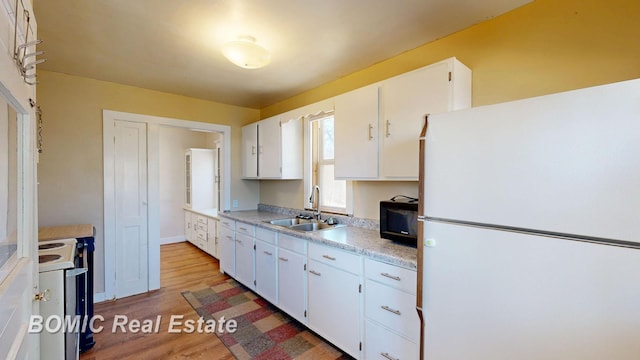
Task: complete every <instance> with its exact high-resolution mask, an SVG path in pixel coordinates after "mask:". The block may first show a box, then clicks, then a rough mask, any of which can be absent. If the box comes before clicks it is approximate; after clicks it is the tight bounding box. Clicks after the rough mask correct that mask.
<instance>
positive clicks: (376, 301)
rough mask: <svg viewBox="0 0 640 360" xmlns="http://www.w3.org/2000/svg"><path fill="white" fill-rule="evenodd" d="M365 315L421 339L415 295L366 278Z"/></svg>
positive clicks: (411, 336) (411, 338) (410, 336)
mask: <svg viewBox="0 0 640 360" xmlns="http://www.w3.org/2000/svg"><path fill="white" fill-rule="evenodd" d="M365 316H366V317H367V318H370V319H373V320H375V321H377V322H379V323H380V324H382V325H384V326H386V327H388V328H390V329H394V330H395V331H397V332H399V333H400V334H402V335H404V336H406V337H408V338H409V339H410V340H412V341H416V342H417V341H418V340H419V337H420V318H419V317H418V313H417V311H416V296H415V295H412V294H407V293H406V292H404V291H400V290H397V289H393V288H391V287H389V286H385V285H382V284H380V283H377V282H375V281H371V280H369V279H366V280H365Z"/></svg>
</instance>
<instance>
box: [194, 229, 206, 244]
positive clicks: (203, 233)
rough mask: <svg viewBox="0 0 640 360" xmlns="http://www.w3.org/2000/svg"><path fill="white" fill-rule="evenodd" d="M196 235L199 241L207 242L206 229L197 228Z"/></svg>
mask: <svg viewBox="0 0 640 360" xmlns="http://www.w3.org/2000/svg"><path fill="white" fill-rule="evenodd" d="M196 237H197V238H198V239H199V240H201V241H204V242H207V231H206V230H202V229H198V231H196Z"/></svg>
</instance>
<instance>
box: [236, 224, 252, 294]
mask: <svg viewBox="0 0 640 360" xmlns="http://www.w3.org/2000/svg"><path fill="white" fill-rule="evenodd" d="M253 245H254V239H253V237H251V236H248V235H245V234H243V233H240V232H236V276H235V277H236V280H238V281H239V282H241V283H242V284H244V285H245V286H246V287H248V288H249V289H251V290H254V289H255V282H254V280H255V278H254V268H253V267H254V265H255V251H254V248H253Z"/></svg>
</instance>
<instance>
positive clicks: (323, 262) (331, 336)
mask: <svg viewBox="0 0 640 360" xmlns="http://www.w3.org/2000/svg"><path fill="white" fill-rule="evenodd" d="M360 261H361V260H360V256H358V255H355V254H348V253H346V252H344V251H341V250H338V249H335V248H329V247H325V246H321V245H317V244H315V243H312V244H309V263H308V278H307V280H308V289H309V290H308V291H309V293H308V310H307V311H308V326H309V327H310V328H311V329H312V330H314V331H315V332H317V333H318V334H320V335H321V336H322V337H324V338H326V339H327V340H329V341H330V342H331V343H333V344H335V345H336V346H337V347H339V348H340V349H342V350H343V351H345V352H347V353H348V354H349V355H351V356H353V357H355V358H359V357H360V347H361V340H360V328H361V318H360V295H361V289H362V287H361V281H360V279H361V274H358V273H351V272H349V271H347V270H345V269H349V270H353V269H357V270H359V269H360V268H361V265H360ZM335 265H338V266H340V267H335Z"/></svg>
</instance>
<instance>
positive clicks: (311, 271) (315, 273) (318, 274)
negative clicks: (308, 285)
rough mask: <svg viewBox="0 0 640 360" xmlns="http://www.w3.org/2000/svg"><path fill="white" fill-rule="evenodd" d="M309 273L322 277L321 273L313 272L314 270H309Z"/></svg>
mask: <svg viewBox="0 0 640 360" xmlns="http://www.w3.org/2000/svg"><path fill="white" fill-rule="evenodd" d="M309 272H310V273H311V274H313V275H316V276H322V274H320V273H319V272H316V271H313V270H309Z"/></svg>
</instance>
